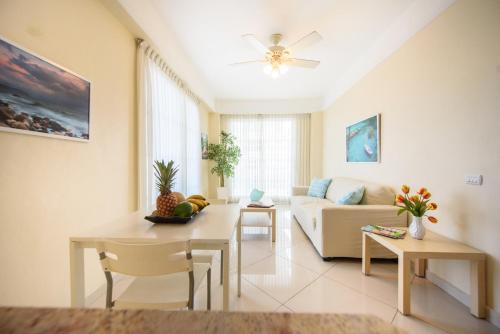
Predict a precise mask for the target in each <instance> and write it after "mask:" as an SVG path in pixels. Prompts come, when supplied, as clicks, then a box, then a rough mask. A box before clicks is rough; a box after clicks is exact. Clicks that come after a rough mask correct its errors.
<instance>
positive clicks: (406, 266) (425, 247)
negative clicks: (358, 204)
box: [362, 230, 486, 318]
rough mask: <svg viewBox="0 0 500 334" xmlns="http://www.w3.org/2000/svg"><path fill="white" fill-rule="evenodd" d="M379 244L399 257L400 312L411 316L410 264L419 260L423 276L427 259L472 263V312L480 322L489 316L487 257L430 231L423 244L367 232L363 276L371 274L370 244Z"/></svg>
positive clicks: (421, 241)
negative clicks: (487, 312)
mask: <svg viewBox="0 0 500 334" xmlns="http://www.w3.org/2000/svg"><path fill="white" fill-rule="evenodd" d="M373 241H375V242H378V243H379V244H381V245H382V246H384V247H386V248H387V249H389V250H390V251H392V252H394V253H395V254H396V255H397V256H398V310H399V311H400V312H401V313H402V314H404V315H408V314H410V281H411V273H410V261H412V260H415V273H416V274H417V275H419V276H422V275H423V274H424V273H423V271H424V270H425V260H426V259H448V260H468V261H470V264H471V271H470V289H471V293H470V312H471V313H472V314H473V315H475V316H476V317H478V318H484V317H485V316H486V307H485V303H486V254H484V253H483V252H481V251H479V250H477V249H475V248H473V247H470V246H467V245H466V244H463V243H461V242H458V241H455V240H452V239H449V238H446V237H444V236H442V235H439V234H437V233H434V232H432V231H429V230H427V231H426V234H425V238H424V239H423V240H416V239H413V238H412V237H410V236H409V235H408V234H407V235H406V236H405V238H404V239H391V238H388V237H383V236H381V235H377V234H374V233H367V232H363V259H362V272H363V273H364V274H365V275H369V274H370V244H371V243H372V242H373Z"/></svg>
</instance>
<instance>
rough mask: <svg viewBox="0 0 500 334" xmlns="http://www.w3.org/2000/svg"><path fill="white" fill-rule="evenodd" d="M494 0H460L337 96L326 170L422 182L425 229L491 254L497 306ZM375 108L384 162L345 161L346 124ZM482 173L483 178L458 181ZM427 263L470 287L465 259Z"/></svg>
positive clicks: (491, 295)
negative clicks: (428, 198) (427, 196)
mask: <svg viewBox="0 0 500 334" xmlns="http://www.w3.org/2000/svg"><path fill="white" fill-rule="evenodd" d="M499 36H500V1H496V0H482V1H467V0H461V1H457V2H456V3H455V4H453V5H452V6H451V7H450V8H449V9H448V10H447V11H445V12H444V13H443V14H442V15H441V16H439V17H438V18H437V19H436V20H435V21H433V22H432V23H431V24H430V25H428V26H427V27H426V28H424V29H423V30H422V31H420V32H419V33H417V34H416V35H415V36H414V37H413V38H411V39H410V40H409V41H407V42H406V43H405V44H404V45H403V46H402V47H401V49H399V50H398V51H397V52H396V53H394V54H393V55H392V56H390V57H389V58H387V59H386V60H385V61H384V62H383V63H381V64H380V65H379V66H377V67H376V68H375V69H374V70H373V71H371V72H370V73H369V74H367V75H366V76H365V77H364V78H363V79H362V80H360V81H359V82H358V83H357V84H356V85H354V86H353V87H352V88H351V89H350V90H349V91H348V92H347V93H346V94H344V95H343V96H342V97H340V98H339V99H338V100H337V101H336V102H335V103H334V104H333V106H331V107H330V108H328V110H327V111H326V112H325V117H324V127H323V129H324V141H323V143H324V150H323V157H324V163H323V167H324V168H323V173H324V175H334V176H340V175H342V176H351V177H356V178H360V179H365V180H370V181H376V182H380V183H385V184H388V185H391V186H393V187H394V188H395V189H398V188H399V187H400V185H401V184H403V183H408V184H410V185H411V186H413V187H414V188H415V187H420V186H426V187H428V188H429V189H430V191H431V192H432V193H433V195H434V199H435V201H436V202H437V203H438V204H439V205H440V207H439V209H438V211H437V212H436V216H438V217H439V218H440V222H439V223H438V224H436V225H431V224H429V223H427V224H426V225H427V227H428V228H429V229H432V230H434V231H437V232H439V233H442V234H444V235H447V236H449V237H451V238H453V239H457V240H460V241H463V242H465V243H467V244H470V245H472V246H474V247H477V248H478V249H481V250H483V251H484V252H486V253H487V254H488V261H487V279H488V284H487V303H488V305H489V306H490V307H491V308H493V309H495V310H496V311H497V312H499V311H500V245H499V241H500V224H499V217H500V205H499V204H498V191H499V189H500V173H499V171H500V131H499V127H500V43H499V41H500V40H499ZM375 113H380V114H381V148H382V152H381V160H382V162H381V163H380V164H346V163H345V162H344V161H345V126H346V125H347V124H351V123H353V122H356V121H358V120H361V119H363V118H365V117H367V116H371V115H373V114H375ZM468 173H472V174H482V175H483V176H484V184H483V186H470V185H465V184H464V176H465V175H466V174H468ZM430 270H431V271H432V272H433V273H435V274H437V275H438V276H439V277H441V278H444V279H445V280H447V281H448V282H450V283H451V284H453V285H454V286H456V287H457V288H459V289H460V290H462V291H464V292H466V293H468V292H469V279H468V278H469V273H468V270H469V268H468V266H467V265H466V264H465V263H462V262H459V261H431V263H430Z"/></svg>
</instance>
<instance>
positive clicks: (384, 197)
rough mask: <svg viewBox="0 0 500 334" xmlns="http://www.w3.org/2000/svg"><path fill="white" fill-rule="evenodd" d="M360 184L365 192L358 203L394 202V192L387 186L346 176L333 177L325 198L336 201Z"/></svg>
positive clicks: (388, 203)
mask: <svg viewBox="0 0 500 334" xmlns="http://www.w3.org/2000/svg"><path fill="white" fill-rule="evenodd" d="M360 186H364V187H365V193H364V195H363V198H362V199H361V202H360V204H364V205H372V204H385V205H393V204H394V196H395V194H394V192H393V191H392V190H391V189H390V188H389V187H385V186H382V185H380V184H376V183H372V182H366V181H361V180H356V179H351V178H347V177H335V178H333V180H332V183H330V186H329V187H328V190H327V192H326V198H327V199H329V200H330V201H332V202H334V203H336V202H337V200H338V199H340V198H341V197H342V196H344V195H345V194H346V193H348V192H350V191H353V190H354V189H356V188H358V187H360Z"/></svg>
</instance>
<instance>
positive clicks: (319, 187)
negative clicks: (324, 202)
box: [307, 179, 332, 198]
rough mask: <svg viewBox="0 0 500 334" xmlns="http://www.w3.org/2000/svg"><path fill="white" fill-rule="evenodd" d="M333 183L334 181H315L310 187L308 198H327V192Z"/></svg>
mask: <svg viewBox="0 0 500 334" xmlns="http://www.w3.org/2000/svg"><path fill="white" fill-rule="evenodd" d="M331 182H332V179H314V180H312V182H311V185H310V186H309V191H308V192H307V196H312V197H318V198H325V194H326V190H327V189H328V186H329V185H330V183H331Z"/></svg>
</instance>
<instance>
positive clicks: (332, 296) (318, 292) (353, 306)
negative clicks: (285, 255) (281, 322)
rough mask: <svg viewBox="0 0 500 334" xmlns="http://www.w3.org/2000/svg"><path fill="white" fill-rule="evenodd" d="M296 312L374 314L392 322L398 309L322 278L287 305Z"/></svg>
mask: <svg viewBox="0 0 500 334" xmlns="http://www.w3.org/2000/svg"><path fill="white" fill-rule="evenodd" d="M285 306H286V307H288V308H290V309H291V310H293V311H295V312H315V313H317V312H320V313H322V312H324V313H358V314H359V313H361V314H373V315H376V316H378V317H379V318H381V319H383V320H385V321H388V322H391V321H392V319H393V318H394V315H395V313H396V309H395V308H393V307H390V306H388V305H387V304H384V303H382V302H380V301H378V300H376V299H374V298H371V297H368V296H366V295H364V294H362V293H360V292H358V291H355V290H353V289H351V288H348V287H346V286H345V285H342V284H340V283H338V282H335V281H332V280H330V279H327V278H324V277H320V278H319V279H317V280H316V281H314V282H313V283H312V284H311V285H309V286H308V287H307V288H305V289H304V290H302V291H301V292H300V293H298V294H297V295H296V296H295V297H293V298H292V299H291V300H290V301H288V302H287V303H286V304H285Z"/></svg>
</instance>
